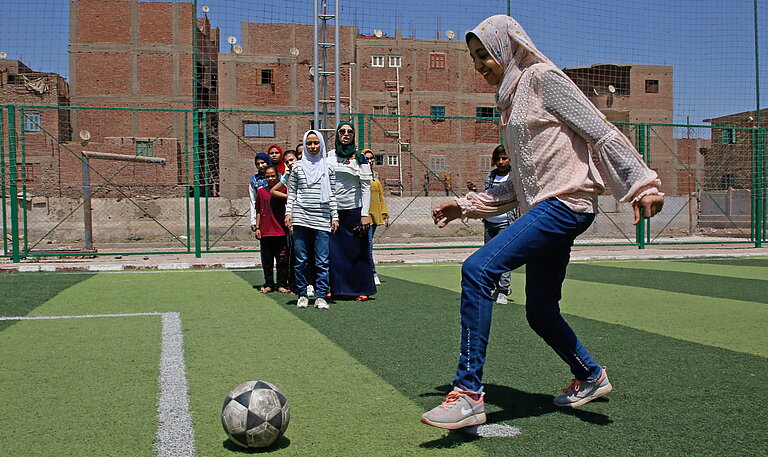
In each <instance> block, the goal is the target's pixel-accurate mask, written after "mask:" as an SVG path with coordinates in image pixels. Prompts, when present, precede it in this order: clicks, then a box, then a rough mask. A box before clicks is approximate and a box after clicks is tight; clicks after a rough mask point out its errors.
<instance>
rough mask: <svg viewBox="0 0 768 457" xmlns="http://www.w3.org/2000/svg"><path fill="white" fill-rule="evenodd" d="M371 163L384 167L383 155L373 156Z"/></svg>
mask: <svg viewBox="0 0 768 457" xmlns="http://www.w3.org/2000/svg"><path fill="white" fill-rule="evenodd" d="M373 163H374V164H375V165H377V166H378V165H384V154H374V155H373Z"/></svg>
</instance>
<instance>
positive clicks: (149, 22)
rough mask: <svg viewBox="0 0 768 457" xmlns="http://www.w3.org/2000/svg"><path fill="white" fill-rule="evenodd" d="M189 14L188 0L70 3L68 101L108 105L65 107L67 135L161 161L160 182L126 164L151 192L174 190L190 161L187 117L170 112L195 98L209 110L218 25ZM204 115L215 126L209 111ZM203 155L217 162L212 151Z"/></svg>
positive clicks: (191, 6)
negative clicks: (68, 112)
mask: <svg viewBox="0 0 768 457" xmlns="http://www.w3.org/2000/svg"><path fill="white" fill-rule="evenodd" d="M194 14H195V12H194V4H192V3H178V2H144V1H137V0H72V1H71V2H70V44H69V61H70V87H71V103H72V105H73V106H77V107H95V108H108V109H107V110H105V109H93V110H88V109H77V110H73V112H72V129H73V131H74V132H75V136H77V135H78V134H79V133H80V132H83V131H87V132H89V133H90V142H89V144H88V148H89V150H94V149H97V148H98V149H97V150H96V152H117V153H128V154H130V153H134V154H137V155H150V156H151V155H155V156H159V157H163V158H165V159H166V161H167V164H168V166H167V168H166V172H165V173H164V174H162V175H161V176H162V178H161V179H160V180H158V175H157V172H156V170H154V169H153V168H154V167H146V166H144V165H131V166H130V168H132V169H133V173H132V178H131V179H130V182H132V183H133V185H134V186H138V187H142V186H143V187H147V188H148V189H147V190H150V191H152V192H153V193H162V189H165V193H167V194H170V195H173V194H176V193H177V192H178V186H180V185H183V184H184V182H185V181H184V175H185V174H184V173H182V172H181V170H182V168H183V167H184V166H185V165H186V164H188V163H191V160H187V156H186V154H187V153H188V150H191V149H192V145H191V143H190V140H189V139H190V138H191V132H192V130H193V128H192V119H191V114H190V113H188V112H186V113H185V112H181V111H173V110H191V109H192V108H193V100H194V96H195V95H197V100H198V104H197V105H198V108H203V109H205V108H216V107H217V105H216V103H217V96H216V78H215V76H216V65H217V64H216V60H217V56H218V48H219V42H218V40H219V36H218V29H215V28H214V29H212V28H211V26H210V23H209V22H208V20H207V19H206V18H195V17H194ZM193 24H196V27H195V29H194V31H193ZM193 40H196V43H197V66H195V65H194V61H195V59H194V52H195V46H193ZM126 108H128V109H126ZM207 120H208V122H209V123H210V124H212V126H210V127H209V129H208V130H209V131H215V123H216V119H215V116H209V117H208V118H207ZM185 133H186V135H188V137H187V139H185ZM169 143H172V146H169ZM102 148H103V149H102ZM99 149H101V150H99ZM208 157H209V159H210V161H211V162H213V163H216V162H217V161H218V158H217V151H216V149H215V148H210V149H209V155H208ZM168 167H171V168H168ZM204 168H205V167H204ZM209 168H214V167H209ZM142 170H146V171H142ZM125 176H126V177H128V176H129V175H128V174H126V175H125ZM63 184H66V183H63Z"/></svg>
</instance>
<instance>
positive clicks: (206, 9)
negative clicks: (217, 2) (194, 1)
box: [203, 5, 211, 13]
mask: <svg viewBox="0 0 768 457" xmlns="http://www.w3.org/2000/svg"><path fill="white" fill-rule="evenodd" d="M209 11H211V9H210V8H208V7H207V6H205V5H203V13H207V12H209Z"/></svg>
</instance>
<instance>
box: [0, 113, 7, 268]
mask: <svg viewBox="0 0 768 457" xmlns="http://www.w3.org/2000/svg"><path fill="white" fill-rule="evenodd" d="M5 109H6V107H5V106H0V204H2V217H3V254H5V253H7V252H8V212H7V210H6V208H5V206H6V202H7V201H8V198H7V197H8V196H7V195H6V194H5V190H6V188H5V132H4V129H3V126H4V125H5V122H4V121H5V116H4V115H3V111H5Z"/></svg>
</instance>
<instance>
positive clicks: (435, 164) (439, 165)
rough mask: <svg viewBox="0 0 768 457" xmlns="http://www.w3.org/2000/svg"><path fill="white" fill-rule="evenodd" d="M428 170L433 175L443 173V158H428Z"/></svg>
mask: <svg viewBox="0 0 768 457" xmlns="http://www.w3.org/2000/svg"><path fill="white" fill-rule="evenodd" d="M429 169H430V170H432V171H434V172H435V173H437V172H440V173H443V172H444V171H445V156H429Z"/></svg>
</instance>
